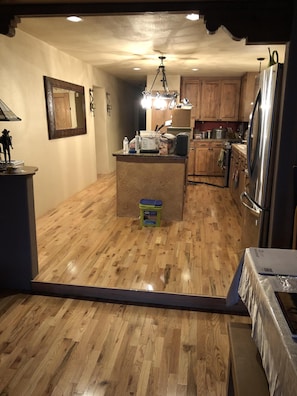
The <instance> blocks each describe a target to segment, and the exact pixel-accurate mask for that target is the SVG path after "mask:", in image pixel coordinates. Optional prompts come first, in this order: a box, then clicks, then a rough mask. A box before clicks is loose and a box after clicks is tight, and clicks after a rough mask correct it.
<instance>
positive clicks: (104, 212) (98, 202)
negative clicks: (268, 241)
mask: <svg viewBox="0 0 297 396" xmlns="http://www.w3.org/2000/svg"><path fill="white" fill-rule="evenodd" d="M217 180H218V179H217ZM217 180H216V179H214V178H212V179H210V178H209V180H208V181H209V182H211V183H216V181H217ZM221 182H222V179H220V181H218V183H221ZM148 198H152V197H148ZM155 198H157V197H155ZM240 220H241V219H240V215H239V212H238V210H237V208H236V207H235V205H234V203H233V202H232V199H231V197H230V194H229V190H228V188H220V187H215V186H212V185H207V184H195V185H194V184H189V185H188V186H187V192H186V204H185V211H184V220H183V221H180V222H178V221H176V222H164V221H163V222H162V224H161V227H159V228H147V227H143V228H141V227H140V225H139V219H138V218H127V217H121V218H120V217H117V216H116V184H115V175H114V174H112V175H102V176H98V180H97V182H96V183H94V184H92V185H91V186H89V187H88V188H86V189H84V190H83V191H81V192H79V193H78V194H76V195H75V196H73V197H71V198H70V199H68V200H67V201H66V202H63V203H62V204H61V205H59V206H58V207H57V208H55V209H54V210H52V211H50V212H49V213H48V214H46V215H45V216H43V217H41V218H39V219H37V241H38V252H39V254H38V256H39V275H38V276H37V277H36V278H35V280H36V281H39V282H55V283H64V284H70V285H85V286H97V287H107V288H119V289H133V290H149V291H162V292H168V293H181V294H197V295H205V296H216V297H217V296H219V297H225V296H226V294H227V292H228V288H229V286H230V283H231V280H232V277H233V274H234V272H235V269H236V267H237V264H238V260H239V257H240V255H241V252H240V248H239V242H240Z"/></svg>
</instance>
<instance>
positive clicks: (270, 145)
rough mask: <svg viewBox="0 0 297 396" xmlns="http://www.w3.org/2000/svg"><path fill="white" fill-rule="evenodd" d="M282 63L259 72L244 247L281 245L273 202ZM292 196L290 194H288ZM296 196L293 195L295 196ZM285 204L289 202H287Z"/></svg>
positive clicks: (252, 121)
mask: <svg viewBox="0 0 297 396" xmlns="http://www.w3.org/2000/svg"><path fill="white" fill-rule="evenodd" d="M282 74H283V65H282V64H275V65H273V66H270V67H268V68H267V69H265V70H263V71H262V72H261V73H260V76H259V77H260V78H259V89H258V93H257V95H256V101H255V103H254V107H253V110H252V112H251V115H250V122H249V127H248V134H247V167H248V177H249V179H248V183H247V186H246V188H245V191H244V192H242V193H241V197H240V198H241V203H242V204H243V205H244V212H243V226H242V238H241V243H242V248H243V249H245V248H247V247H262V248H265V247H276V248H282V247H286V246H280V244H281V242H280V241H281V238H280V235H281V233H282V232H283V230H282V227H278V228H279V229H277V225H276V224H277V223H278V222H277V221H274V220H275V219H274V218H275V216H276V217H277V209H276V208H274V207H273V205H272V199H273V194H277V191H278V190H279V188H281V186H280V185H276V183H277V180H276V177H275V174H276V169H277V166H278V160H277V158H278V152H279V150H280V147H281V145H280V141H281V140H280V139H279V134H280V132H281V131H280V130H279V126H278V124H279V113H280V95H281V85H282V84H281V80H282ZM288 199H290V197H288ZM292 199H293V197H292ZM284 205H286V202H284Z"/></svg>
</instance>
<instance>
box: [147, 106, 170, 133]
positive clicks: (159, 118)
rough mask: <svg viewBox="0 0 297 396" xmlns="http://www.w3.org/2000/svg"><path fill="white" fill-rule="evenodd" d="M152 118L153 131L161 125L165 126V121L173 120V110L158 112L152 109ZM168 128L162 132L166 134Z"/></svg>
mask: <svg viewBox="0 0 297 396" xmlns="http://www.w3.org/2000/svg"><path fill="white" fill-rule="evenodd" d="M151 112H152V113H151V114H152V118H151V120H152V121H151V130H153V131H154V130H155V128H156V126H157V125H158V126H159V127H160V126H161V125H164V124H165V121H167V120H171V119H172V110H169V109H166V110H156V109H152V110H151ZM165 131H166V128H163V129H162V132H165Z"/></svg>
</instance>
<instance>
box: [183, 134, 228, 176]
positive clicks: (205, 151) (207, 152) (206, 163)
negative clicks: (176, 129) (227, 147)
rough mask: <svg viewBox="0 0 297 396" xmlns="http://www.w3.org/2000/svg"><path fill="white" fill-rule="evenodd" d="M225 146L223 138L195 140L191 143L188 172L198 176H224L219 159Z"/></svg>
mask: <svg viewBox="0 0 297 396" xmlns="http://www.w3.org/2000/svg"><path fill="white" fill-rule="evenodd" d="M223 146H224V141H223V140H219V141H218V140H201V141H197V140H193V141H192V142H191V143H190V150H189V161H188V174H189V175H197V176H223V174H224V171H223V169H222V168H221V167H220V166H219V165H218V159H219V157H220V154H221V150H222V148H223Z"/></svg>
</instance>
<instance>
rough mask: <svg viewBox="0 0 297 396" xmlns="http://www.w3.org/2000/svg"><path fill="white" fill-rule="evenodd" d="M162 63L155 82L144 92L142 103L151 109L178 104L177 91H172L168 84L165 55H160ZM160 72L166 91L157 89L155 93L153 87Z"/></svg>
mask: <svg viewBox="0 0 297 396" xmlns="http://www.w3.org/2000/svg"><path fill="white" fill-rule="evenodd" d="M159 59H160V60H161V64H160V66H159V67H158V70H157V74H156V76H155V78H154V81H153V84H152V86H151V89H150V90H149V91H143V92H142V100H141V105H142V107H143V108H144V109H151V108H152V107H153V108H154V109H156V110H166V109H170V110H171V109H173V108H174V107H175V106H176V98H177V97H178V93H177V92H170V91H169V88H168V84H167V78H166V72H165V66H164V64H163V61H164V59H166V57H165V56H159ZM159 74H160V75H161V76H162V79H161V80H160V81H161V83H162V86H163V90H164V92H159V91H157V92H156V93H153V87H154V84H155V82H156V79H157V77H158V76H159Z"/></svg>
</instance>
